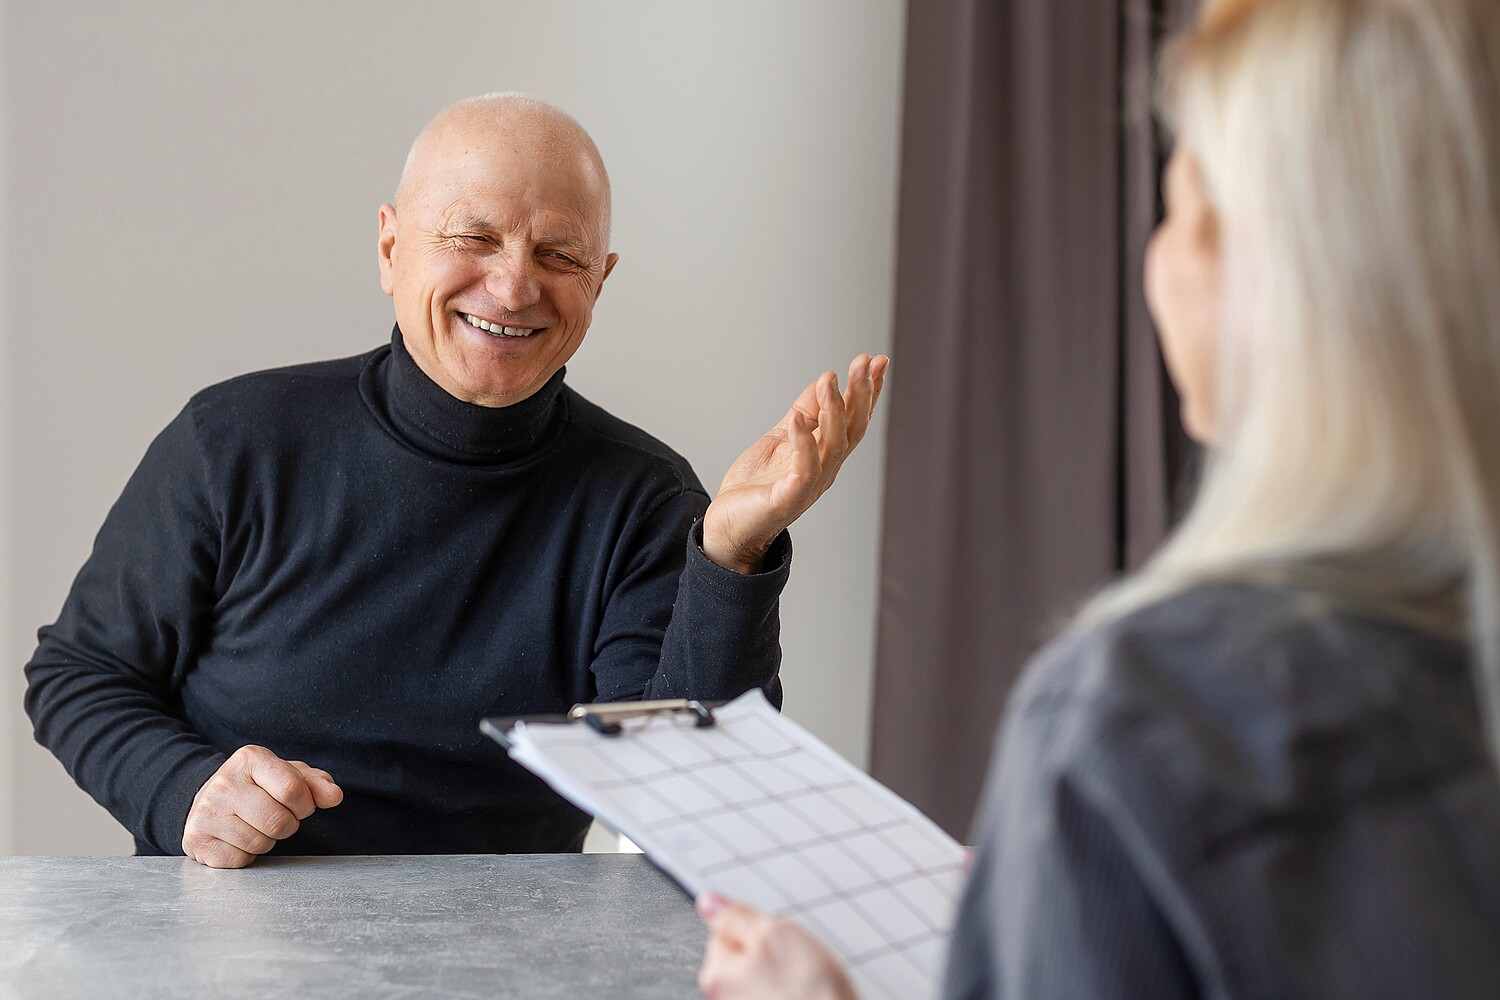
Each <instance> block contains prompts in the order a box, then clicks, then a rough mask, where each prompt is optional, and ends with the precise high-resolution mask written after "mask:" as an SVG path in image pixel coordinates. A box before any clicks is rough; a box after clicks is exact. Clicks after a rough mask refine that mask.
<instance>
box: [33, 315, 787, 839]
mask: <svg viewBox="0 0 1500 1000" xmlns="http://www.w3.org/2000/svg"><path fill="white" fill-rule="evenodd" d="M707 503H708V497H707V494H706V493H705V492H704V490H703V487H702V486H701V485H700V484H699V482H698V480H697V478H696V477H695V476H694V475H693V471H692V469H691V468H690V467H689V466H688V464H687V462H686V461H685V460H684V459H683V458H682V457H681V456H679V455H677V454H676V453H674V452H673V451H671V450H670V449H668V448H667V447H666V446H665V445H663V444H661V443H660V442H659V441H657V440H655V439H654V438H652V437H650V436H648V435H647V434H645V433H643V432H642V431H640V430H638V429H636V428H635V427H632V426H630V425H629V424H626V423H624V422H622V421H620V420H617V419H615V418H614V417H612V416H610V415H609V414H608V413H606V412H604V411H603V410H601V409H600V408H599V407H597V406H595V405H593V404H592V403H589V402H588V401H587V400H585V399H584V398H583V397H581V396H579V395H578V394H577V393H575V392H573V391H572V390H571V389H569V388H568V387H566V386H565V385H563V373H562V372H558V373H557V375H556V376H555V377H553V379H552V380H551V381H550V382H548V383H547V385H546V386H545V387H544V388H543V389H542V390H541V391H540V392H538V393H537V394H536V395H534V396H532V397H531V398H529V399H527V400H525V401H523V402H521V403H517V404H516V405H514V406H509V407H505V408H502V409H487V408H484V407H478V406H473V405H470V404H468V403H464V402H461V401H459V400H457V399H454V398H453V397H451V396H449V395H448V394H447V393H446V392H444V391H443V390H442V389H441V388H440V387H439V386H437V385H436V384H435V383H433V382H432V381H431V380H430V379H428V378H427V377H426V375H424V374H423V373H422V371H421V369H419V368H418V367H417V365H416V364H415V362H413V361H412V359H411V357H410V355H408V354H407V352H406V350H405V348H404V346H403V344H402V341H401V334H400V331H399V330H398V331H396V334H395V336H394V337H393V338H392V343H391V346H390V347H383V348H380V349H379V350H376V351H374V352H372V353H370V354H366V355H363V356H361V357H357V358H350V359H346V360H341V361H330V362H324V363H321V364H312V365H303V366H298V367H295V368H285V369H280V370H277V371H270V372H263V373H260V374H255V375H247V376H245V377H243V378H238V379H235V380H233V381H230V382H226V383H224V384H222V385H218V386H214V387H213V388H210V389H207V390H205V391H203V392H201V393H199V394H198V395H196V396H195V397H193V399H192V400H191V401H190V402H189V403H188V405H187V407H186V408H185V409H184V410H183V411H182V413H181V414H179V415H178V417H177V418H176V419H175V420H173V421H172V423H171V424H170V425H169V426H168V427H167V428H166V429H165V430H164V431H163V432H162V433H161V435H160V436H159V437H157V439H156V440H155V442H153V443H152V445H151V447H150V449H149V450H148V451H147V452H146V456H145V458H144V459H143V460H142V461H141V465H140V467H139V468H138V469H137V470H136V472H135V474H134V476H132V477H131V479H130V482H129V483H128V484H127V486H126V487H125V492H124V494H123V495H122V496H121V497H120V499H119V501H118V502H117V503H116V504H115V506H114V508H113V509H112V510H111V511H110V513H109V516H108V518H107V519H106V520H105V523H104V527H103V528H102V529H101V530H100V532H99V536H98V539H97V540H96V542H95V544H94V550H93V554H92V555H91V556H90V557H89V560H88V562H87V563H86V564H85V565H84V567H83V569H82V570H81V571H80V573H79V575H78V578H77V580H76V581H75V582H74V584H73V589H72V591H71V593H70V594H69V595H68V599H67V602H66V603H65V604H64V606H63V609H62V612H61V615H60V616H59V618H58V620H57V622H56V624H54V625H51V626H49V627H47V628H44V629H42V630H41V632H40V633H39V639H40V645H39V646H38V648H37V651H36V654H35V656H34V657H33V658H32V661H31V662H30V663H29V664H28V665H27V667H26V676H27V680H28V684H29V686H28V689H27V693H26V709H27V711H28V713H30V715H31V718H32V720H33V722H34V724H35V727H36V736H37V739H38V741H39V742H41V743H42V744H44V745H45V746H47V747H49V748H50V749H51V750H52V751H53V752H54V753H56V754H57V756H58V757H59V758H60V759H61V760H62V762H63V764H64V765H65V766H66V767H67V769H68V772H69V773H70V774H71V775H72V776H73V777H74V779H75V780H77V782H78V783H79V784H80V785H81V786H82V787H83V788H84V789H85V790H87V791H88V792H89V793H90V794H91V795H93V796H94V798H95V799H97V800H98V801H99V802H100V803H101V804H103V805H104V806H105V807H106V808H107V809H109V810H110V812H111V813H113V814H114V816H115V817H116V818H117V819H119V821H120V822H121V823H123V824H124V825H125V826H126V827H127V828H128V829H129V830H130V831H131V832H132V833H133V834H134V835H135V837H136V844H137V850H138V851H139V852H140V853H144V854H160V853H180V852H181V849H182V848H181V842H182V831H183V825H184V822H185V820H186V817H187V813H188V809H189V807H190V806H191V804H192V800H193V796H194V795H195V794H196V792H197V790H198V788H199V787H200V786H201V785H202V784H203V782H205V781H206V780H207V779H208V778H209V777H210V776H211V775H212V774H213V773H214V771H216V770H217V769H218V767H219V765H220V764H222V763H223V762H224V760H225V758H226V756H227V755H228V754H230V753H232V752H233V751H234V750H236V749H238V748H239V747H241V746H244V745H246V744H251V743H254V744H259V745H261V746H265V747H268V748H269V749H271V750H272V751H273V752H275V753H276V754H277V755H278V756H280V757H282V758H283V759H287V760H305V761H307V762H309V763H311V764H313V765H314V766H317V767H322V768H324V769H325V770H327V771H329V772H330V773H332V774H333V776H334V779H335V780H336V781H338V783H339V784H340V786H341V787H342V788H343V789H344V795H345V798H344V802H343V803H342V804H341V805H339V806H338V807H336V808H334V809H330V810H326V811H319V812H318V813H315V814H314V815H313V816H312V817H310V818H308V819H307V820H306V821H304V822H303V824H302V827H301V829H300V830H299V831H298V832H297V833H296V834H295V835H293V836H292V837H291V838H290V839H288V840H287V841H284V842H283V843H282V844H280V845H279V846H278V847H277V848H276V850H277V852H278V853H285V854H394V853H489V852H508V851H563V850H576V849H578V847H579V846H580V845H581V843H582V839H583V833H584V830H585V828H586V826H587V823H588V820H587V817H585V816H584V815H583V814H581V813H579V812H578V811H576V810H575V809H573V808H572V807H571V806H569V805H568V804H567V803H565V802H564V801H563V800H562V799H560V798H559V797H558V796H556V795H555V794H554V793H553V792H551V791H550V790H549V789H548V788H547V787H546V786H545V785H543V784H542V783H541V782H540V781H538V780H537V779H535V778H533V777H532V776H531V775H530V774H528V773H527V772H525V771H523V770H522V769H521V768H520V767H519V766H517V765H515V764H513V763H512V762H511V761H510V760H509V759H508V758H507V757H506V756H505V755H504V753H503V751H501V750H500V748H499V747H498V746H496V745H495V744H494V743H492V742H490V741H489V740H487V739H485V738H484V737H483V736H482V735H481V734H480V733H479V730H478V724H479V720H480V719H481V718H483V717H484V716H487V715H517V714H523V713H533V712H557V711H562V710H565V709H566V708H567V707H568V706H570V705H572V704H573V703H575V702H585V701H596V700H620V699H631V698H641V697H684V696H692V697H699V698H725V697H730V696H732V695H735V694H738V693H739V692H741V691H744V690H746V689H748V688H751V687H756V686H760V687H764V688H765V689H766V690H767V692H768V693H769V694H770V695H771V696H772V698H773V700H777V701H779V696H780V686H779V682H778V681H777V680H776V673H777V668H778V665H779V661H780V649H779V646H778V630H779V620H778V616H777V600H778V598H779V595H780V592H781V588H782V586H783V585H784V583H785V580H786V576H787V567H788V563H789V561H790V558H791V548H790V543H789V542H788V541H787V539H786V536H785V535H783V536H782V538H781V539H779V540H778V542H777V544H776V546H775V547H774V548H773V550H772V552H771V555H770V557H769V559H768V560H767V566H768V570H767V572H765V573H762V574H760V575H757V576H741V575H739V574H736V573H733V572H730V571H728V570H725V569H721V568H720V567H718V566H716V565H714V564H713V563H711V562H709V561H708V559H707V558H706V557H705V556H704V555H703V551H702V548H701V546H700V544H698V542H699V541H700V540H699V539H698V538H697V537H696V536H697V534H698V531H699V530H700V529H698V528H697V527H695V525H694V522H695V520H696V519H697V518H699V517H701V515H702V513H703V511H704V509H705V507H706V506H707ZM690 535H692V536H694V537H693V538H691V539H690Z"/></svg>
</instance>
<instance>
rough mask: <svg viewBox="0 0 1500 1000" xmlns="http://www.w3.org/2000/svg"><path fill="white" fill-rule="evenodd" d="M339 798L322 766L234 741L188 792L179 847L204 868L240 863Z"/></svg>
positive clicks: (341, 796) (341, 797) (341, 798)
mask: <svg viewBox="0 0 1500 1000" xmlns="http://www.w3.org/2000/svg"><path fill="white" fill-rule="evenodd" d="M342 801H344V792H343V789H341V788H339V786H338V785H336V784H334V782H333V776H332V775H330V774H329V773H328V772H327V771H321V770H319V769H318V768H316V767H309V766H308V765H307V764H305V763H303V762H302V761H300V760H291V761H287V760H282V759H281V758H280V757H278V756H276V755H275V754H274V753H272V752H271V751H269V750H267V749H266V748H265V747H257V746H245V747H240V748H239V749H238V750H236V751H235V752H234V755H233V756H232V757H230V758H229V759H228V760H226V761H225V762H224V763H223V765H222V766H220V768H219V769H218V770H217V771H215V772H214V776H213V777H212V778H209V779H208V781H206V782H204V784H203V787H202V788H200V789H198V794H197V795H196V796H194V797H193V807H192V808H191V809H189V810H188V817H187V826H186V828H185V829H184V830H183V832H182V853H184V854H186V855H187V856H188V857H190V858H192V859H193V860H194V861H197V862H199V863H200V864H205V865H208V866H209V867H210V868H244V867H245V866H246V865H248V864H250V862H252V861H254V860H255V858H256V856H257V855H260V854H264V853H266V852H267V851H269V850H270V849H271V848H272V847H274V846H276V842H277V841H278V840H285V839H286V838H288V837H290V836H291V835H292V834H294V833H296V832H297V828H298V827H299V826H301V825H302V821H303V820H304V819H306V818H307V817H309V816H311V815H312V814H313V812H314V811H315V810H318V809H332V808H333V807H334V806H336V805H338V804H339V803H340V802H342Z"/></svg>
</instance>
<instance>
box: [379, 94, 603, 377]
mask: <svg viewBox="0 0 1500 1000" xmlns="http://www.w3.org/2000/svg"><path fill="white" fill-rule="evenodd" d="M608 233H609V181H608V179H607V178H606V177H605V174H604V170H603V165H602V164H601V163H600V162H599V160H598V154H597V153H596V152H595V151H594V149H593V145H592V143H590V142H589V140H588V138H587V136H586V135H584V134H583V133H582V131H581V130H579V129H577V126H576V125H575V124H573V123H572V122H571V120H567V119H563V118H562V117H561V116H560V115H557V113H556V112H552V111H551V110H550V109H546V108H544V107H543V108H541V109H538V108H537V107H535V106H533V105H531V104H527V103H518V104H517V105H516V106H509V105H505V104H504V103H503V102H502V103H501V105H500V107H499V108H496V107H494V106H491V105H481V106H480V107H479V108H477V109H475V108H465V107H464V106H462V105H460V106H459V107H457V108H455V109H450V110H449V111H447V112H444V113H443V114H442V115H440V116H439V117H438V119H436V120H435V121H434V123H433V124H432V125H430V126H428V128H427V130H426V131H425V132H424V133H423V135H422V136H421V137H420V138H419V139H418V141H417V144H416V146H415V147H414V148H413V151H412V158H411V160H410V161H409V162H408V165H407V169H406V172H405V174H403V177H402V183H401V189H400V191H399V192H398V194H397V199H396V205H395V206H394V207H393V206H391V205H383V206H381V209H380V282H381V287H382V288H383V289H384V290H385V292H386V294H388V295H390V296H391V297H392V298H393V299H394V300H395V305H396V322H397V323H398V324H399V325H400V327H401V333H402V335H403V338H404V340H405V343H406V349H407V350H408V351H409V352H410V353H411V356H412V358H413V360H415V361H416V362H417V365H418V366H419V367H420V368H421V369H422V370H423V371H424V372H425V373H426V374H427V376H428V377H429V378H431V379H432V380H433V381H434V382H436V383H437V384H438V385H440V386H442V387H443V388H444V389H445V390H447V392H448V393H449V394H450V395H452V396H454V397H456V398H458V399H461V400H464V401H465V402H469V403H476V404H478V405H481V406H508V405H510V404H512V403H517V402H520V401H521V400H523V399H525V398H527V397H528V396H530V395H532V394H533V393H535V392H536V391H537V390H538V389H540V388H541V387H542V386H543V385H545V384H546V383H547V380H548V379H550V378H551V377H552V376H553V375H554V374H555V373H556V372H557V370H558V369H559V368H561V367H562V366H563V365H564V364H566V363H567V362H568V359H569V358H571V357H572V356H573V353H574V352H575V351H577V350H578V346H579V345H580V344H581V343H583V337H584V334H585V333H587V332H588V328H589V322H590V320H591V318H592V316H593V309H594V302H595V301H596V300H597V299H598V297H599V292H600V289H602V288H603V286H604V279H605V278H606V277H608V275H609V272H610V270H611V269H612V268H613V267H614V263H615V256H614V255H613V254H610V253H608V240H609V235H608Z"/></svg>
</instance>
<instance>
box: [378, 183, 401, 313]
mask: <svg viewBox="0 0 1500 1000" xmlns="http://www.w3.org/2000/svg"><path fill="white" fill-rule="evenodd" d="M375 249H376V251H377V252H378V253H379V255H380V290H381V291H383V292H385V294H387V295H395V294H396V206H395V205H391V204H385V205H381V206H380V240H379V242H377V243H376V245H375Z"/></svg>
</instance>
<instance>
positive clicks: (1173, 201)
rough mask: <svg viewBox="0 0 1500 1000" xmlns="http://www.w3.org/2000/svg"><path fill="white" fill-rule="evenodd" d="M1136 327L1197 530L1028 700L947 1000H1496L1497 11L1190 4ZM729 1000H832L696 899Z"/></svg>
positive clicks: (977, 872)
mask: <svg viewBox="0 0 1500 1000" xmlns="http://www.w3.org/2000/svg"><path fill="white" fill-rule="evenodd" d="M1166 79H1167V84H1168V86H1167V91H1166V102H1165V103H1166V105H1167V107H1168V108H1169V109H1170V112H1171V114H1172V117H1173V118H1174V119H1175V121H1174V125H1175V126H1176V129H1177V132H1178V145H1177V149H1176V152H1175V154H1174V156H1173V158H1172V161H1171V165H1170V167H1169V169H1168V174H1167V179H1166V184H1165V187H1166V198H1167V204H1168V213H1167V219H1166V221H1165V222H1164V223H1163V224H1162V226H1161V228H1160V230H1159V231H1158V232H1157V234H1156V236H1155V237H1154V239H1153V241H1152V246H1151V251H1150V257H1149V261H1148V277H1147V285H1148V288H1147V292H1148V298H1149V300H1150V303H1151V307H1152V310H1153V313H1154V315H1155V317H1156V320H1157V325H1158V328H1159V330H1160V332H1161V337H1162V343H1163V347H1164V350H1165V354H1166V357H1167V361H1168V365H1169V367H1170V369H1171V371H1172V375H1173V379H1174V381H1175V382H1176V384H1177V386H1178V388H1179V390H1180V391H1181V395H1182V397H1183V408H1184V419H1185V422H1186V424H1187V426H1188V427H1189V429H1190V430H1191V431H1192V433H1193V434H1194V435H1195V436H1196V437H1198V438H1199V439H1201V440H1202V441H1204V442H1205V443H1206V444H1207V445H1209V452H1210V460H1209V463H1208V469H1207V471H1206V474H1205V478H1204V482H1203V485H1202V488H1201V491H1200V495H1199V497H1198V500H1197V502H1196V504H1195V505H1194V508H1193V510H1192V511H1191V513H1190V514H1189V516H1188V517H1187V519H1186V520H1185V522H1184V523H1183V525H1182V526H1181V528H1180V529H1179V530H1178V531H1177V533H1176V534H1175V535H1174V537H1173V538H1172V539H1171V540H1170V541H1169V543H1168V544H1167V545H1166V546H1165V547H1164V549H1163V551H1162V552H1161V553H1160V554H1159V556H1158V557H1157V558H1156V559H1155V560H1154V562H1153V563H1152V564H1151V565H1150V566H1149V567H1148V568H1147V569H1146V570H1144V571H1143V572H1142V573H1140V574H1139V575H1137V576H1136V577H1134V578H1131V579H1128V580H1126V581H1124V582H1123V583H1122V584H1121V585H1119V586H1118V587H1116V588H1114V589H1113V590H1111V591H1108V592H1106V593H1105V594H1103V595H1102V596H1101V597H1099V598H1098V599H1097V600H1096V601H1095V602H1094V603H1093V604H1092V605H1091V606H1090V607H1089V608H1087V609H1086V610H1085V611H1084V613H1083V614H1082V615H1081V616H1080V618H1079V620H1078V622H1077V623H1075V625H1074V627H1073V628H1072V629H1070V630H1069V632H1068V633H1067V634H1066V635H1064V636H1063V637H1061V638H1060V639H1059V640H1057V641H1056V642H1055V643H1054V644H1053V645H1052V646H1051V647H1050V648H1049V649H1048V650H1047V651H1045V652H1044V653H1043V654H1042V655H1041V656H1040V657H1039V658H1038V659H1037V661H1036V662H1035V663H1033V664H1032V666H1031V667H1030V669H1029V671H1028V673H1027V675H1026V677H1025V679H1024V680H1023V682H1022V684H1021V685H1020V687H1019V689H1018V690H1017V691H1016V693H1015V695H1014V697H1013V698H1012V700H1011V705H1010V708H1009V709H1008V712H1007V717H1006V720H1005V722H1004V727H1003V733H1002V737H1001V739H1000V741H999V744H998V748H997V760H996V764H995V766H994V768H993V771H992V775H991V779H990V783H989V787H988V790H987V792H986V796H985V800H984V803H983V804H982V806H981V811H980V816H981V820H980V826H979V828H978V843H979V845H980V849H979V854H978V859H977V862H976V865H975V868H974V871H973V875H972V879H971V882H970V886H969V889H968V892H967V894H966V896H965V899H964V901H963V904H962V907H961V911H960V914H959V918H958V925H957V928H956V930H955V933H954V938H953V944H952V951H951V957H950V963H949V969H948V984H947V995H948V996H949V997H955V998H956V997H963V998H969V997H1015V998H1023V1000H1039V998H1050V997H1067V998H1088V997H1111V998H1133V997H1141V998H1146V997H1149V998H1169V997H1200V996H1202V997H1276V998H1284V997H1332V996H1341V997H1360V998H1372V997H1422V998H1428V997H1474V998H1479V997H1484V998H1490V1000H1493V998H1495V997H1500V780H1497V775H1496V766H1495V760H1496V758H1495V756H1494V755H1495V752H1496V749H1497V748H1500V3H1497V2H1496V0H1209V2H1208V3H1207V4H1206V5H1205V8H1204V11H1203V13H1202V15H1201V18H1200V20H1199V23H1198V25H1197V27H1196V29H1195V30H1194V31H1192V32H1191V33H1190V34H1189V35H1188V36H1186V37H1185V38H1183V39H1181V40H1180V41H1179V42H1178V44H1177V46H1176V48H1175V49H1174V50H1173V53H1172V55H1171V57H1170V58H1169V60H1168V63H1167V72H1166ZM700 909H701V910H702V911H703V912H704V915H705V920H706V921H707V922H708V924H709V927H710V931H711V935H712V936H711V939H710V941H709V945H708V953H707V957H706V959H705V962H704V966H703V970H702V974H701V976H700V982H701V984H702V986H703V988H704V992H705V993H707V994H708V995H710V996H712V997H716V998H722V1000H729V998H741V997H747V998H748V997H779V998H789V997H849V996H852V995H853V992H852V990H851V988H850V986H849V982H848V980H847V978H846V977H845V976H844V973H843V971H842V970H841V969H840V968H839V966H838V964H837V962H836V961H835V960H834V959H833V958H832V957H831V956H830V955H829V954H828V953H827V952H826V951H825V950H824V949H823V948H822V946H821V945H820V944H818V942H816V941H815V940H814V939H813V938H811V936H809V935H807V934H806V933H805V932H803V931H801V930H800V929H798V928H796V927H795V926H792V925H790V924H787V923H784V922H780V921H775V920H771V919H770V918H768V917H766V916H764V915H762V914H759V913H756V912H754V911H752V910H749V909H748V908H745V907H743V906H740V905H738V904H734V903H729V902H726V901H723V900H719V899H714V898H706V899H704V900H701V901H700Z"/></svg>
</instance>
